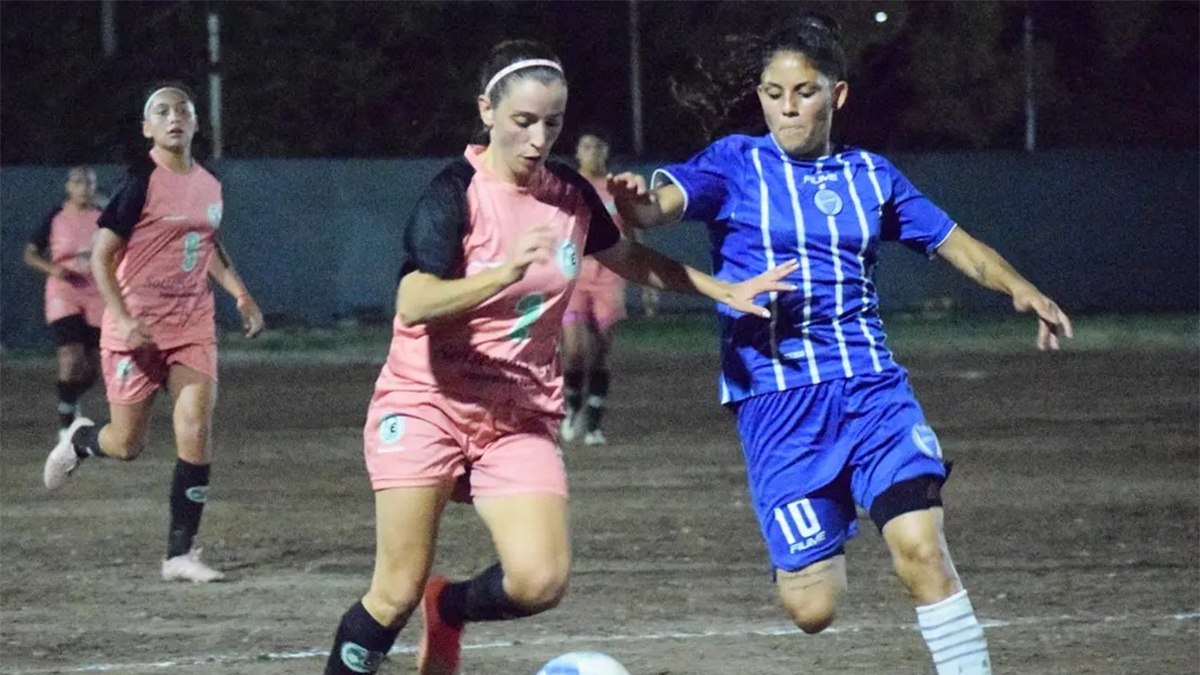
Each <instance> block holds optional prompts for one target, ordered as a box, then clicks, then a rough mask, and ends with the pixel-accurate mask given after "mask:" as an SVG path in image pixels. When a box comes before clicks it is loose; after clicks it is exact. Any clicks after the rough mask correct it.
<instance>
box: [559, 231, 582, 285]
mask: <svg viewBox="0 0 1200 675" xmlns="http://www.w3.org/2000/svg"><path fill="white" fill-rule="evenodd" d="M558 268H559V269H560V270H562V273H563V276H565V277H566V278H568V279H574V278H575V277H577V276H579V252H578V251H576V250H575V242H573V241H571V240H570V239H564V240H563V243H562V244H561V245H559V247H558Z"/></svg>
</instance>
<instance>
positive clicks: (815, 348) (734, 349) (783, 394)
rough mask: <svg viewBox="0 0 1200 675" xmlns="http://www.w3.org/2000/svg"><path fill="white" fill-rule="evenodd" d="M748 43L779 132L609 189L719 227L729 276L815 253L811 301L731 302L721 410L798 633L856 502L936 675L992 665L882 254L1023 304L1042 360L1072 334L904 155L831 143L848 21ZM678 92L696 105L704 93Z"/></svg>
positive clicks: (823, 603)
mask: <svg viewBox="0 0 1200 675" xmlns="http://www.w3.org/2000/svg"><path fill="white" fill-rule="evenodd" d="M752 51H753V52H754V53H753V63H752V64H751V65H752V67H753V78H754V80H756V81H757V86H756V87H755V88H754V91H755V93H756V94H757V96H758V100H759V103H760V104H761V108H762V113H763V117H764V118H765V121H766V126H767V127H768V129H769V133H767V134H766V135H763V136H745V135H732V136H727V137H724V138H721V139H720V140H718V141H716V142H715V143H713V144H712V145H710V146H709V147H708V148H706V149H705V150H703V151H702V152H700V153H699V154H698V155H696V156H695V157H693V158H692V159H691V160H689V161H688V162H686V163H683V164H678V165H674V166H668V167H665V168H663V169H660V170H658V171H656V172H655V174H654V176H653V178H652V181H651V183H652V186H651V187H652V190H651V191H647V190H646V186H645V182H644V181H643V180H642V179H640V178H638V177H637V176H634V175H631V174H622V175H621V176H617V177H616V178H615V179H613V180H612V181H611V182H612V186H611V188H610V189H611V191H612V193H613V196H614V198H615V200H616V202H617V207H618V209H619V210H620V212H621V213H622V215H623V216H625V218H626V220H627V221H629V222H633V223H635V224H637V225H638V226H642V227H647V226H654V225H660V224H666V223H672V222H675V221H678V220H680V219H681V218H682V219H687V220H698V221H704V222H707V223H708V230H709V235H710V238H711V241H712V244H713V261H714V274H715V276H717V277H718V278H719V279H722V280H725V281H735V282H736V281H739V280H742V279H748V278H750V277H753V276H755V275H757V274H761V273H762V272H763V270H766V269H770V268H772V267H774V266H776V265H780V264H783V263H785V262H787V261H790V260H792V259H794V258H797V257H798V258H799V262H800V270H799V271H798V272H796V273H794V274H792V275H791V276H790V277H789V281H792V282H793V283H795V284H796V285H797V286H798V290H797V291H795V292H790V293H779V294H774V295H772V297H771V299H770V305H771V316H772V318H771V319H769V320H764V319H761V318H757V317H753V316H749V315H746V314H742V313H739V312H735V311H731V310H729V309H728V308H725V307H718V312H719V318H720V324H721V352H722V354H721V360H722V366H721V377H720V388H721V401H722V403H723V404H725V405H726V406H728V407H730V408H731V409H732V410H733V411H734V412H735V413H736V415H737V421H738V431H739V434H740V436H741V439H742V444H743V448H744V451H745V455H746V468H747V473H748V478H749V486H750V492H751V496H752V498H753V502H754V506H755V510H756V513H757V515H758V520H759V524H760V526H761V529H762V533H763V537H764V539H765V541H766V542H767V546H768V549H769V552H770V557H771V561H772V564H773V565H774V567H775V569H776V583H777V585H778V588H779V593H780V597H781V600H782V602H783V605H784V607H785V608H786V609H787V611H788V612H789V613H790V614H791V616H792V619H793V620H794V621H795V623H796V625H797V626H799V627H800V628H801V629H802V630H804V631H805V632H807V633H817V632H820V631H821V630H824V629H825V628H826V627H828V626H829V624H830V623H831V622H832V621H833V616H834V607H835V604H836V601H837V599H838V597H839V596H840V595H841V594H842V592H843V591H844V590H845V587H846V567H845V558H844V555H843V546H844V544H845V542H846V541H847V540H848V539H849V538H850V537H852V536H854V534H855V517H856V514H855V504H856V503H857V504H858V505H860V506H862V507H863V509H865V510H866V511H867V512H869V513H870V516H871V518H872V520H874V522H875V524H876V526H878V527H879V528H880V530H881V531H882V533H883V538H884V540H885V541H886V543H887V546H888V549H889V550H890V552H891V554H892V560H893V564H894V568H895V572H896V574H897V575H898V576H899V577H900V580H901V581H902V582H903V583H904V585H905V586H906V587H907V588H908V590H909V591H910V592H911V593H912V595H913V597H914V599H915V601H916V603H917V605H918V606H917V619H918V623H919V625H920V628H921V632H922V635H923V636H924V638H925V641H926V643H927V644H928V646H929V648H930V651H931V652H932V657H933V661H934V663H935V665H936V668H937V672H938V675H948V674H950V673H954V674H955V675H983V674H987V673H990V672H991V666H990V659H989V656H988V651H987V643H986V641H985V639H984V635H983V630H982V628H981V627H980V625H979V622H978V621H977V620H976V618H975V614H974V611H973V609H972V607H971V603H970V600H969V599H968V597H967V594H966V591H965V590H964V589H963V586H962V583H961V582H960V580H959V577H958V574H957V573H956V572H955V569H954V564H953V562H952V561H951V558H950V553H949V551H948V549H947V547H946V541H945V537H944V535H943V531H942V501H941V486H942V483H943V482H944V481H945V478H946V470H945V466H944V465H943V463H942V459H941V449H940V447H939V445H938V441H937V437H936V435H935V434H934V432H933V430H932V429H930V428H929V426H928V424H927V423H926V421H925V416H924V414H923V413H922V411H921V407H920V406H919V405H918V403H917V401H916V398H915V397H914V395H913V392H912V389H911V388H910V387H909V384H908V381H907V377H906V373H905V370H904V369H903V368H901V367H900V366H899V365H898V364H897V363H896V362H895V361H894V360H893V358H892V354H891V352H890V350H889V349H888V347H887V346H886V344H885V341H884V332H883V325H882V323H881V322H880V318H879V311H878V305H879V301H878V296H877V294H876V289H875V284H874V282H873V280H872V279H873V273H874V268H875V265H876V262H877V260H878V252H879V246H880V243H881V242H883V241H899V242H901V243H902V244H904V245H906V246H907V247H909V248H911V249H913V250H915V251H917V252H919V253H921V254H924V255H927V256H934V255H936V256H938V257H940V258H943V259H944V260H946V261H947V262H949V263H950V264H951V265H953V266H954V267H956V268H957V269H959V270H961V271H962V272H963V273H964V274H966V275H967V276H969V277H971V278H972V279H974V280H975V281H976V282H978V283H980V284H981V285H983V286H986V287H988V288H992V289H994V290H997V291H1000V292H1003V293H1007V294H1008V295H1010V296H1011V297H1012V302H1013V306H1014V307H1015V308H1016V309H1017V310H1018V311H1022V312H1024V311H1033V312H1035V313H1036V314H1037V316H1038V319H1039V329H1038V340H1037V343H1038V346H1039V348H1041V349H1057V348H1058V339H1059V336H1060V335H1062V336H1066V337H1070V336H1071V324H1070V322H1069V320H1068V318H1067V317H1066V315H1065V314H1063V312H1062V311H1061V310H1060V309H1059V308H1058V307H1057V306H1056V305H1055V304H1054V303H1053V302H1052V301H1051V300H1050V299H1049V298H1047V297H1046V296H1045V295H1043V294H1042V293H1041V292H1040V291H1038V289H1037V288H1036V287H1034V286H1033V285H1032V284H1030V283H1029V282H1028V281H1026V280H1025V279H1023V278H1022V277H1021V276H1020V275H1019V274H1017V272H1015V271H1014V270H1013V268H1012V267H1011V266H1009V264H1008V263H1007V262H1005V260H1004V259H1003V258H1002V257H1000V255H999V254H997V253H996V252H995V251H994V250H992V249H991V248H989V247H988V246H986V245H985V244H983V243H981V242H980V241H978V240H976V239H974V238H972V237H971V236H970V235H968V234H967V233H966V232H965V231H964V230H963V228H961V227H959V226H957V225H956V224H955V222H954V221H952V220H951V219H950V218H949V216H947V215H946V213H945V212H943V211H942V210H941V209H939V208H938V207H937V206H935V205H934V204H933V203H932V202H930V201H929V200H928V199H926V198H925V196H924V195H922V194H921V193H920V192H919V191H918V190H917V189H916V188H915V187H914V186H913V185H912V184H911V183H910V182H909V181H908V180H907V179H906V178H905V177H904V176H903V175H902V174H901V173H900V172H899V171H898V170H897V169H896V168H895V167H894V166H892V164H891V163H890V162H888V160H886V159H885V158H883V157H880V156H879V155H876V154H873V153H870V152H867V151H864V150H860V149H857V148H848V147H838V148H835V147H834V145H833V144H832V142H831V140H830V126H831V122H832V119H833V115H834V113H835V111H837V110H838V109H840V108H841V107H842V105H843V104H844V103H845V101H846V96H847V92H848V85H847V83H846V81H845V74H846V63H845V56H844V53H843V51H842V48H841V45H840V36H839V35H838V28H837V26H836V24H835V23H833V22H832V21H831V20H829V19H827V18H824V17H819V16H806V17H804V18H802V19H801V20H800V21H798V22H797V23H796V24H795V25H794V26H790V27H788V28H785V29H782V30H780V31H779V32H777V33H775V34H774V35H772V36H770V37H768V38H766V39H765V40H758V41H756V42H755V43H754V49H753V50H752ZM704 81H706V82H708V83H709V84H710V85H712V84H713V83H716V82H718V81H730V82H736V81H738V79H737V78H736V77H731V78H724V79H723V80H722V78H712V77H711V76H710V77H708V78H706V79H705V80H704ZM743 81H748V80H743ZM677 92H679V93H680V94H681V101H683V102H684V103H685V104H687V103H688V102H689V99H688V98H687V97H688V95H689V93H688V90H686V89H685V88H678V87H677ZM708 93H717V92H711V91H710V92H708ZM744 93H745V94H749V93H750V92H749V91H745V92H744ZM691 94H696V92H691ZM712 100H713V99H712V98H711V97H709V98H707V99H699V100H692V102H696V103H701V104H707V103H711V102H712ZM731 100H732V99H725V101H726V102H729V101H731ZM707 109H709V110H711V109H712V107H711V106H710V107H708V108H707Z"/></svg>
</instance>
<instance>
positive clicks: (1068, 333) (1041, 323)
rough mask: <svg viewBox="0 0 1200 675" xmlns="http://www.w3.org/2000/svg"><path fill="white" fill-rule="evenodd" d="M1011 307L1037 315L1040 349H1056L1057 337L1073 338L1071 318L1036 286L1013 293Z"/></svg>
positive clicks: (1057, 344) (1057, 345)
mask: <svg viewBox="0 0 1200 675" xmlns="http://www.w3.org/2000/svg"><path fill="white" fill-rule="evenodd" d="M1013 308H1014V309H1016V310H1017V311H1018V312H1029V311H1033V312H1036V313H1037V316H1038V335H1037V347H1038V349H1040V350H1042V351H1046V350H1047V349H1049V350H1051V351H1056V350H1058V347H1059V338H1060V337H1066V338H1073V337H1075V331H1074V329H1072V328H1071V319H1069V318H1068V317H1067V315H1066V313H1065V312H1063V311H1062V310H1061V309H1059V307H1058V305H1057V304H1055V303H1054V301H1053V300H1051V299H1050V298H1047V297H1046V296H1045V295H1042V293H1041V292H1040V291H1038V290H1037V289H1036V288H1033V287H1032V286H1030V287H1029V288H1028V289H1026V290H1024V291H1021V292H1018V293H1014V294H1013Z"/></svg>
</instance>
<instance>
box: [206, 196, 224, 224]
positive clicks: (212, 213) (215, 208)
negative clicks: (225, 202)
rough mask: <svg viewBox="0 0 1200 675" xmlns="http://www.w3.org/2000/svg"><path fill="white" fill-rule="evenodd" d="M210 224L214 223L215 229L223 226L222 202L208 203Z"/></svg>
mask: <svg viewBox="0 0 1200 675" xmlns="http://www.w3.org/2000/svg"><path fill="white" fill-rule="evenodd" d="M208 224H209V225H212V227H213V229H217V228H219V227H221V202H217V203H216V204H209V205H208Z"/></svg>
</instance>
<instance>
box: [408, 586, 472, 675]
mask: <svg viewBox="0 0 1200 675" xmlns="http://www.w3.org/2000/svg"><path fill="white" fill-rule="evenodd" d="M449 584H450V580H449V579H447V578H446V577H439V576H431V577H429V581H428V582H427V583H426V584H425V595H424V596H423V597H422V598H421V616H423V617H424V618H425V629H424V630H423V631H421V646H420V648H419V649H418V650H417V673H419V675H456V673H458V664H459V661H460V660H461V659H462V631H463V627H462V625H461V624H460V625H457V626H456V625H454V624H451V623H448V622H446V621H444V620H442V615H441V614H440V613H439V612H438V599H439V598H440V597H441V595H442V591H443V590H445V588H446V586H448V585H449Z"/></svg>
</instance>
